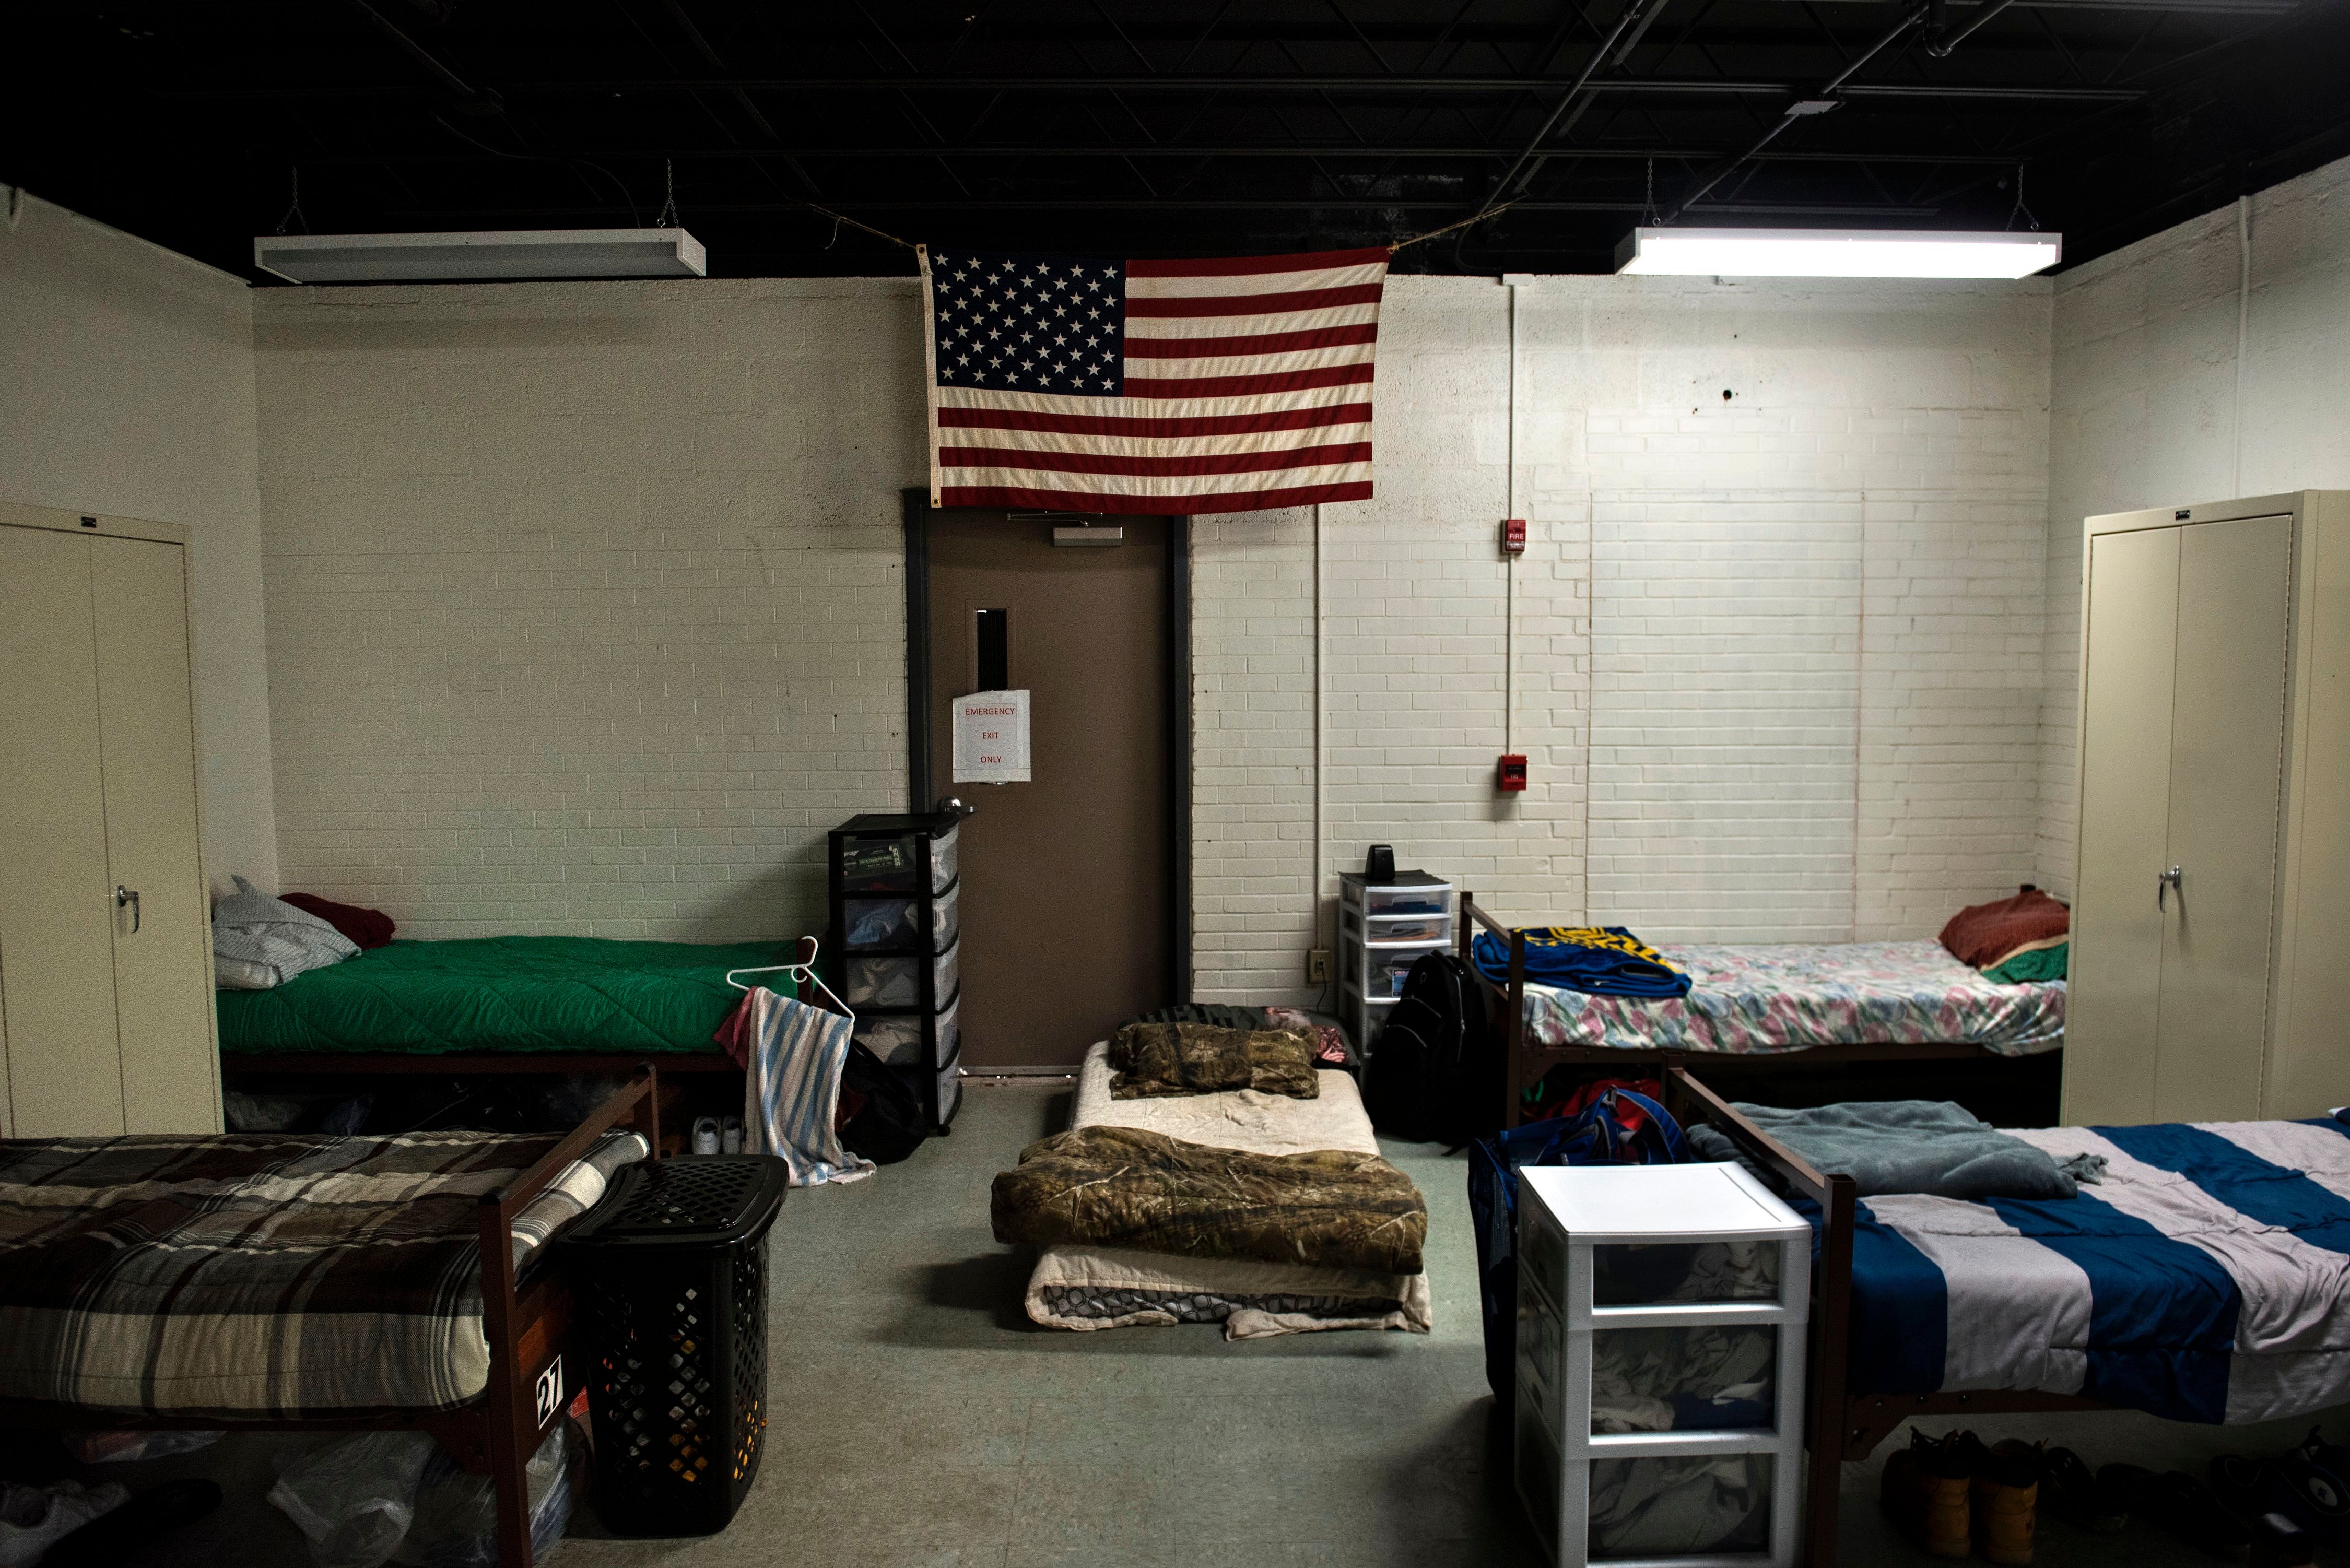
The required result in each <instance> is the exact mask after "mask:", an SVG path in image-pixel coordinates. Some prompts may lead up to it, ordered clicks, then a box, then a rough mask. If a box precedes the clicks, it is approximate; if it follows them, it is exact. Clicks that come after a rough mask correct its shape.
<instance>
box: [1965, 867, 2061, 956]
mask: <svg viewBox="0 0 2350 1568" xmlns="http://www.w3.org/2000/svg"><path fill="white" fill-rule="evenodd" d="M2072 924H2073V912H2072V911H2071V910H2070V909H2066V908H2065V907H2064V905H2062V904H2060V903H2058V902H2057V901H2056V900H2055V899H2054V898H2050V897H2049V896H2048V895H2047V894H2045V893H2043V892H2042V891H2041V890H2040V889H2039V888H2035V887H2033V885H2032V884H2031V883H2029V882H2027V883H2025V884H2024V885H2023V886H2022V887H2021V888H2017V889H2016V893H2015V897H2014V898H2002V899H1999V900H1998V901H1997V902H1995V903H1990V904H1973V905H1970V906H1969V907H1967V908H1966V909H1960V911H1959V912H1958V913H1957V914H1955V915H1952V916H1951V917H1950V924H1949V925H1947V926H1944V927H1943V928H1942V945H1943V946H1944V947H1946V948H1948V949H1950V954H1951V956H1952V957H1954V958H1956V959H1957V960H1958V961H1960V963H1963V964H1971V965H1973V966H1974V967H1975V968H1976V969H1985V968H1988V967H1990V966H1991V965H1992V964H1995V963H1997V962H1999V961H2000V960H2002V959H2003V958H2006V957H2008V956H2010V955H2011V954H2012V953H2013V952H2014V951H2015V950H2017V949H2018V948H2021V947H2022V946H2023V945H2024V944H2026V943H2028V942H2044V941H2046V940H2049V939H2050V938H2052V937H2061V936H2063V935H2064V934H2065V933H2066V932H2067V931H2068V930H2070V929H2071V928H2072Z"/></svg>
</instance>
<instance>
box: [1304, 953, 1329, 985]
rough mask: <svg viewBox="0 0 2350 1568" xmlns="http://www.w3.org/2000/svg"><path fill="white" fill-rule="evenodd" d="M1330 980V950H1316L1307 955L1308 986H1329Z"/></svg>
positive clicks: (1306, 975) (1306, 979) (1306, 978)
mask: <svg viewBox="0 0 2350 1568" xmlns="http://www.w3.org/2000/svg"><path fill="white" fill-rule="evenodd" d="M1329 979H1330V950H1329V949H1328V948H1314V949H1312V950H1308V951H1307V953H1306V955H1305V981H1306V983H1307V984H1308V985H1324V984H1327V983H1328V981H1329Z"/></svg>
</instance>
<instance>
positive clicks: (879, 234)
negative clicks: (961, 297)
mask: <svg viewBox="0 0 2350 1568" xmlns="http://www.w3.org/2000/svg"><path fill="white" fill-rule="evenodd" d="M1654 177H1655V166H1654V164H1653V163H1652V164H1651V165H1650V178H1651V180H1652V181H1653V179H1654ZM1649 193H1650V199H1651V204H1652V205H1653V202H1654V196H1655V187H1654V185H1653V183H1652V184H1651V186H1650V188H1649ZM798 204H799V205H800V206H803V207H805V208H806V209H807V210H808V211H809V212H811V213H818V214H820V215H822V216H824V217H827V218H830V219H831V220H832V238H831V239H830V240H827V241H826V242H825V245H824V248H825V249H826V250H830V249H831V248H832V247H833V244H835V243H836V242H837V241H838V240H839V238H840V225H841V224H843V223H847V225H848V226H849V227H850V228H852V229H863V230H864V231H865V232H866V233H867V234H871V235H872V236H873V237H874V238H875V239H877V240H887V241H889V243H890V244H893V245H902V246H904V247H905V248H906V249H907V250H919V249H920V246H918V245H916V244H914V242H913V241H911V240H901V239H899V237H898V236H897V235H895V234H890V233H889V232H888V231H887V230H885V229H877V228H875V227H874V226H873V225H872V224H870V223H858V221H857V220H856V219H855V218H852V217H849V216H847V214H845V213H836V212H834V211H833V210H832V209H831V208H830V207H820V206H818V205H816V203H815V202H800V203H798ZM1517 204H1518V203H1517V202H1516V201H1509V202H1503V203H1502V204H1501V205H1500V206H1498V207H1488V208H1486V209H1485V210H1484V211H1483V212H1481V213H1471V214H1470V215H1469V216H1467V217H1465V218H1463V219H1461V221H1460V222H1459V223H1447V224H1445V225H1444V226H1443V227H1442V228H1440V229H1430V230H1429V231H1428V233H1426V234H1412V235H1410V236H1409V237H1407V238H1404V239H1400V240H1395V241H1392V242H1390V243H1389V244H1388V254H1390V255H1392V254H1395V253H1396V252H1397V251H1399V250H1401V249H1403V248H1404V247H1405V246H1406V245H1416V244H1419V243H1420V242H1421V241H1422V240H1432V239H1435V238H1437V237H1438V236H1439V235H1440V234H1451V232H1452V231H1453V230H1455V229H1465V228H1467V227H1468V226H1469V225H1470V224H1471V223H1483V222H1484V221H1485V220H1486V219H1488V218H1498V217H1500V216H1501V215H1502V214H1503V213H1506V212H1508V211H1509V210H1510V209H1511V208H1512V207H1514V206H1516V205H1517Z"/></svg>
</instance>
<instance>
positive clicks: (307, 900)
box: [280, 893, 400, 949]
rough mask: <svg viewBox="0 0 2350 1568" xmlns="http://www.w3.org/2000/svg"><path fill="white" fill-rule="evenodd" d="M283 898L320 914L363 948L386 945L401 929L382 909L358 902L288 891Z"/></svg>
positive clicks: (304, 909) (296, 906)
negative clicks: (340, 901) (360, 904)
mask: <svg viewBox="0 0 2350 1568" xmlns="http://www.w3.org/2000/svg"><path fill="white" fill-rule="evenodd" d="M280 901H281V902H284V903H287V904H291V905H293V906H294V907H295V908H296V909H299V910H301V911H302V912H303V913H304V914H306V915H316V916H317V917H318V919H322V920H324V921H326V922H327V924H328V925H330V926H332V927H334V928H335V929H337V930H338V931H340V932H342V933H343V935H345V936H347V937H348V938H349V939H350V940H353V941H355V942H357V943H358V944H359V946H360V947H361V948H362V949H365V948H380V947H381V946H383V945H384V944H385V943H386V942H389V941H390V940H391V933H392V932H394V931H396V930H398V929H400V928H399V927H398V926H395V925H394V924H392V920H391V917H390V915H387V914H385V913H384V912H383V911H382V910H381V909H362V908H360V907H359V905H357V904H338V903H336V902H335V901H334V900H333V899H332V898H320V897H318V895H317V894H316V893H286V894H284V895H282V896H281V898H280Z"/></svg>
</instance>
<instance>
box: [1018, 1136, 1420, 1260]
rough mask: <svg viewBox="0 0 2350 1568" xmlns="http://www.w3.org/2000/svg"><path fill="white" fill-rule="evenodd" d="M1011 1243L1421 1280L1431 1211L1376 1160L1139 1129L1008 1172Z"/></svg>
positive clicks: (1053, 1145) (1025, 1159)
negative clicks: (1276, 1150) (1266, 1150)
mask: <svg viewBox="0 0 2350 1568" xmlns="http://www.w3.org/2000/svg"><path fill="white" fill-rule="evenodd" d="M991 1208H992V1213H993V1220H994V1222H995V1239H996V1240H997V1241H1009V1242H1017V1241H1025V1242H1028V1243H1030V1244H1032V1245H1034V1246H1038V1247H1054V1246H1065V1245H1070V1246H1085V1247H1127V1248H1132V1249H1133V1250H1135V1251H1143V1252H1169V1253H1174V1254H1176V1255H1178V1256H1180V1257H1187V1258H1251V1259H1255V1260H1257V1261H1259V1262H1268V1263H1306V1264H1312V1265H1314V1266H1315V1267H1319V1268H1332V1269H1363V1270H1367V1271H1369V1272H1374V1273H1383V1274H1416V1273H1419V1272H1420V1250H1421V1248H1422V1246H1423V1245H1424V1244H1425V1243H1426V1241H1427V1239H1428V1205H1427V1204H1426V1203H1425V1202H1423V1201H1422V1200H1421V1199H1420V1196H1419V1189H1418V1188H1416V1187H1414V1186H1413V1185H1412V1184H1411V1179H1410V1178H1409V1177H1408V1176H1406V1175H1404V1173H1403V1172H1402V1171H1400V1170H1398V1169H1397V1168H1395V1167H1394V1166H1392V1165H1389V1164H1388V1162H1387V1161H1386V1160H1384V1159H1381V1158H1379V1157H1378V1155H1375V1154H1357V1153H1354V1152H1352V1151H1349V1150H1345V1149H1316V1150H1315V1151H1314V1152H1312V1153H1310V1154H1251V1153H1250V1152H1248V1151H1247V1150H1245V1149H1237V1148H1211V1147H1209V1146H1207V1145H1206V1144H1197V1143H1184V1142H1182V1141H1181V1140H1180V1139H1177V1138H1171V1137H1167V1136H1166V1135H1165V1134H1163V1133H1155V1132H1145V1131H1144V1130H1142V1129H1141V1128H1139V1127H1079V1128H1077V1129H1076V1130H1075V1131H1073V1132H1065V1133H1055V1135H1054V1136H1053V1137H1048V1138H1044V1139H1041V1140H1039V1141H1038V1142H1035V1143H1032V1144H1030V1145H1029V1146H1028V1147H1026V1148H1024V1149H1022V1150H1021V1151H1020V1164H1019V1165H1018V1167H1017V1168H1014V1169H1011V1170H1006V1171H1003V1172H1000V1173H998V1175H997V1176H996V1178H995V1187H994V1193H993V1204H992V1206H991Z"/></svg>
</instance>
